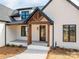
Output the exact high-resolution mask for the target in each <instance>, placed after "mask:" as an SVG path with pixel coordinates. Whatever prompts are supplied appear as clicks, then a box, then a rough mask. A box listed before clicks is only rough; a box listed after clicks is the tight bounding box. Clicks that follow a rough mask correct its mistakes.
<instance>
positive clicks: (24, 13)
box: [21, 11, 29, 20]
mask: <svg viewBox="0 0 79 59" xmlns="http://www.w3.org/2000/svg"><path fill="white" fill-rule="evenodd" d="M28 16H29V11H22V12H21V19H23V20H25V19H27V18H28Z"/></svg>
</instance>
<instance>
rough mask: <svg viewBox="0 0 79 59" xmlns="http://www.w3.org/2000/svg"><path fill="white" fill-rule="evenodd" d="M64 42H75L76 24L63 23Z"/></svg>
mask: <svg viewBox="0 0 79 59" xmlns="http://www.w3.org/2000/svg"><path fill="white" fill-rule="evenodd" d="M63 39H64V42H76V25H63Z"/></svg>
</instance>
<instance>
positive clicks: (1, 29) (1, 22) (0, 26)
mask: <svg viewBox="0 0 79 59" xmlns="http://www.w3.org/2000/svg"><path fill="white" fill-rule="evenodd" d="M6 11H7V12H6ZM12 12H13V10H12V9H10V8H8V7H6V6H3V5H1V4H0V47H2V46H4V45H5V24H6V22H9V21H10V19H9V17H8V16H10V15H11V14H12Z"/></svg>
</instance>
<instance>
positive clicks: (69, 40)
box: [63, 24, 76, 42]
mask: <svg viewBox="0 0 79 59" xmlns="http://www.w3.org/2000/svg"><path fill="white" fill-rule="evenodd" d="M64 26H68V41H65V39H64ZM70 26H75V41H71V39H70V36H71V35H70V33H71V32H70ZM63 42H76V25H75V24H69V25H67V24H65V25H63Z"/></svg>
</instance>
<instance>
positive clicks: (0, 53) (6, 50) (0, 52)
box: [0, 47, 25, 59]
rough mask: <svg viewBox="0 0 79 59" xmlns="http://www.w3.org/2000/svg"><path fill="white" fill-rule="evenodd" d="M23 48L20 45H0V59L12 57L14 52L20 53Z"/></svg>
mask: <svg viewBox="0 0 79 59" xmlns="http://www.w3.org/2000/svg"><path fill="white" fill-rule="evenodd" d="M24 50H25V48H22V47H1V48H0V59H5V58H8V57H12V56H14V55H16V54H20V53H22V52H23V51H24Z"/></svg>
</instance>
